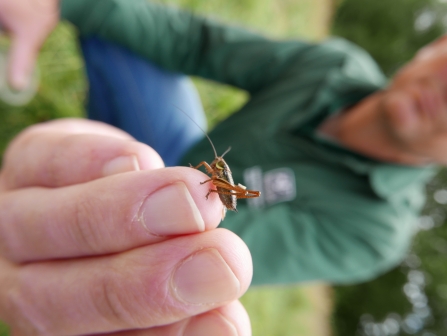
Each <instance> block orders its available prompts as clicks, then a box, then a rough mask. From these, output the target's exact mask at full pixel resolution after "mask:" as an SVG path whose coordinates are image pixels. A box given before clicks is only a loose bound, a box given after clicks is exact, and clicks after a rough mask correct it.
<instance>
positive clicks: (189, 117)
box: [172, 104, 231, 158]
mask: <svg viewBox="0 0 447 336" xmlns="http://www.w3.org/2000/svg"><path fill="white" fill-rule="evenodd" d="M172 105H174V104H172ZM174 107H176V108H177V109H178V110H179V111H180V112H182V113H183V114H184V115H185V116H187V117H188V119H189V120H191V121H192V122H193V123H194V124H196V126H197V127H198V128H199V129H200V130H201V131H202V132H203V134H205V136H206V137H207V139H208V141H209V142H210V144H211V147H212V148H213V151H214V157H216V158H217V152H216V148H214V144H213V142H212V141H211V139H210V137H209V136H208V134H206V132H205V131H204V130H203V129H202V127H200V126H199V124H198V123H196V121H195V120H194V119H193V118H191V116H189V115H188V113H186V112H185V111H183V110H182V109H181V108H180V107H178V106H177V105H174ZM230 149H231V147H230V148H228V149H227V150H226V151H225V153H223V155H222V156H224V155H225V154H227V153H228V152H229V151H230Z"/></svg>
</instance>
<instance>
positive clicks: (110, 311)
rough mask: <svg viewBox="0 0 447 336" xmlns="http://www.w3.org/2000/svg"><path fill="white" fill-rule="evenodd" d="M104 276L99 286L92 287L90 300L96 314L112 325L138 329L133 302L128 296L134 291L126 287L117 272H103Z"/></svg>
mask: <svg viewBox="0 0 447 336" xmlns="http://www.w3.org/2000/svg"><path fill="white" fill-rule="evenodd" d="M105 273H106V274H107V275H106V276H101V277H100V279H99V280H98V281H99V284H98V285H97V286H93V287H92V290H93V294H92V299H93V302H94V304H95V306H96V310H97V312H98V314H99V315H100V316H102V317H104V318H105V319H106V320H107V321H109V322H110V323H111V324H113V325H117V324H118V325H119V326H120V327H122V328H136V327H140V325H139V323H138V321H137V319H136V318H135V316H136V315H138V314H134V313H136V312H135V309H132V308H133V306H134V305H135V302H134V301H133V300H132V299H131V297H132V295H131V294H130V293H131V292H132V291H133V290H134V289H130V290H129V288H127V287H126V285H125V282H126V280H125V279H124V278H123V277H122V276H121V275H120V274H119V272H117V271H114V270H110V271H109V272H105Z"/></svg>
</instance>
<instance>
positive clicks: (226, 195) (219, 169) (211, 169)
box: [177, 107, 261, 218]
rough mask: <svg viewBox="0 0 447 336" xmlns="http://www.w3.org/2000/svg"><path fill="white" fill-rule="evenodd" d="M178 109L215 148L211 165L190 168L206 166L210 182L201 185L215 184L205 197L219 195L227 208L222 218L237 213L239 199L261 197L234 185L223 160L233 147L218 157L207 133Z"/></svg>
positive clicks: (202, 164) (205, 163)
mask: <svg viewBox="0 0 447 336" xmlns="http://www.w3.org/2000/svg"><path fill="white" fill-rule="evenodd" d="M177 108H178V107H177ZM178 109H179V110H180V111H182V112H183V113H184V114H185V115H186V116H187V117H188V118H189V119H191V121H192V122H193V123H194V124H196V126H197V127H198V128H200V130H201V131H202V132H203V134H205V136H206V137H207V138H208V141H209V142H210V144H211V147H212V148H213V151H214V160H213V162H211V164H208V163H207V162H206V161H202V162H200V163H199V164H198V165H197V166H195V167H194V166H192V165H191V164H190V166H191V167H192V168H195V169H198V168H200V167H201V166H204V167H205V170H206V172H207V173H208V174H209V175H211V176H210V178H209V179H208V180H206V181H203V182H200V184H205V183H207V182H210V181H212V182H213V184H214V185H215V186H216V189H209V191H208V194H206V196H205V197H206V199H208V196H209V195H210V194H211V193H217V194H218V195H219V198H220V200H221V202H222V203H223V205H224V206H225V208H224V213H223V216H222V218H223V217H225V212H226V210H227V209H228V210H232V211H236V212H237V209H236V205H237V199H238V198H256V197H259V196H261V192H260V191H256V190H248V189H247V188H246V187H245V186H244V185H242V184H240V183H238V185H235V184H234V181H233V176H232V175H231V170H230V167H229V166H228V164H227V163H226V162H225V160H224V159H223V157H224V155H225V154H227V153H228V152H229V151H230V149H231V147H229V148H228V149H227V150H226V151H225V153H223V154H222V155H221V156H217V152H216V148H215V147H214V144H213V142H212V141H211V139H210V137H209V136H208V134H206V133H205V131H204V130H203V129H202V128H201V127H200V126H199V125H198V124H197V123H196V122H195V121H194V120H193V119H192V118H191V117H190V116H189V115H187V114H186V112H184V111H183V110H181V109H180V108H178Z"/></svg>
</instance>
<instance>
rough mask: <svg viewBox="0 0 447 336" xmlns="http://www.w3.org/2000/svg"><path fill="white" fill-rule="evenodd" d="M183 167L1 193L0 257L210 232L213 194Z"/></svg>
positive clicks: (69, 254)
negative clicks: (54, 186)
mask: <svg viewBox="0 0 447 336" xmlns="http://www.w3.org/2000/svg"><path fill="white" fill-rule="evenodd" d="M204 177H206V175H204V174H203V173H202V172H199V171H197V170H195V169H191V168H186V167H174V168H163V169H156V170H150V171H140V172H131V173H125V174H118V175H114V176H110V177H107V178H102V179H98V180H95V181H92V182H89V183H83V184H79V185H74V186H69V187H63V188H55V189H48V188H25V189H19V190H14V191H10V192H7V193H3V194H1V195H0V255H2V256H4V257H5V258H7V259H8V260H10V261H13V262H16V263H23V262H31V261H36V260H48V259H56V258H57V259H61V258H75V257H82V256H94V255H101V254H109V253H117V252H122V251H125V250H129V249H133V248H135V247H138V246H143V245H148V244H153V243H156V242H159V241H162V240H165V239H167V238H168V237H172V236H175V235H181V234H191V233H197V232H202V231H205V230H210V229H214V228H216V227H217V226H218V225H219V223H220V221H221V218H222V203H221V202H220V200H219V197H218V196H217V195H211V196H210V197H209V198H208V199H206V198H205V195H206V193H207V191H208V189H209V185H201V184H200V182H201V181H203V180H204Z"/></svg>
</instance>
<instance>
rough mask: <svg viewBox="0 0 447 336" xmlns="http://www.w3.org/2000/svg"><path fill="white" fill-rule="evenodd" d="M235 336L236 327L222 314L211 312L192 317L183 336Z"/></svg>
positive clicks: (236, 333)
mask: <svg viewBox="0 0 447 336" xmlns="http://www.w3.org/2000/svg"><path fill="white" fill-rule="evenodd" d="M209 335H213V336H237V335H238V332H237V329H236V327H235V326H234V325H233V324H232V323H231V322H230V321H228V320H227V319H226V318H225V317H223V316H222V314H220V313H218V312H212V313H208V314H205V315H203V316H197V317H193V318H192V319H191V321H190V322H189V323H188V325H187V326H186V328H185V330H184V332H183V336H209Z"/></svg>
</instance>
